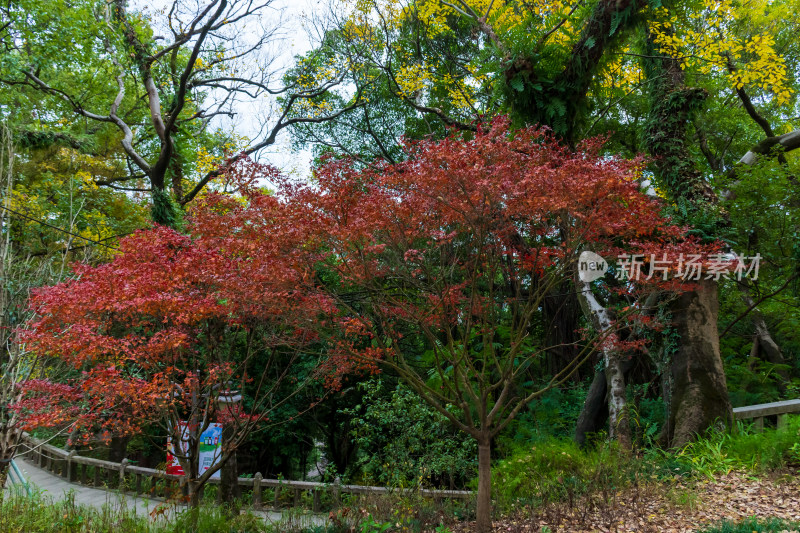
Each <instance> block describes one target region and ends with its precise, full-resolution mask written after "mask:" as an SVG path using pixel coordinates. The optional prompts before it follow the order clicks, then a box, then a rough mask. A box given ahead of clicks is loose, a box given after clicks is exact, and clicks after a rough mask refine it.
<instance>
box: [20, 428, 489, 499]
mask: <svg viewBox="0 0 800 533" xmlns="http://www.w3.org/2000/svg"><path fill="white" fill-rule="evenodd" d="M20 444H21V446H20V449H19V451H18V454H20V455H23V456H24V457H25V458H26V459H27V460H28V461H30V462H32V463H33V464H35V465H37V466H39V467H40V468H42V469H45V470H48V471H50V472H52V473H53V474H55V475H59V476H61V477H63V478H65V479H66V480H67V481H69V482H71V483H80V484H81V485H87V486H92V487H100V488H110V489H116V490H119V491H120V492H121V493H132V494H135V495H143V496H147V497H151V498H163V499H164V500H172V501H180V500H181V499H182V496H185V495H186V486H185V484H184V483H183V476H179V475H174V474H167V473H166V472H164V471H162V470H155V469H153V468H143V467H141V466H136V465H133V464H130V463H129V462H128V460H127V459H123V460H122V462H121V463H114V462H111V461H103V460H101V459H94V458H92V457H83V456H81V455H77V454H76V453H75V451H70V452H66V451H64V450H62V449H61V448H58V447H56V446H52V445H50V444H45V443H44V442H42V441H40V440H38V439H36V438H33V437H31V436H30V435H27V434H25V435H24V436H23V439H22V442H21V443H20ZM219 482H220V480H219V479H209V480H208V484H209V485H212V486H213V485H219ZM237 483H238V485H239V489H240V490H241V492H242V496H243V497H244V498H245V499H246V500H247V499H249V501H250V504H251V505H252V507H253V508H254V509H263V508H272V509H275V510H278V509H280V508H282V507H306V508H310V509H311V510H312V511H314V512H319V511H322V510H323V507H326V508H328V507H336V506H338V505H341V504H342V502H343V498H345V499H348V500H349V501H351V502H352V501H354V500H357V499H358V498H360V497H363V496H365V495H385V494H391V493H397V492H400V489H394V488H387V487H372V486H365V485H341V484H338V483H318V482H313V481H290V480H284V479H263V478H262V476H261V474H260V473H257V474H256V475H255V476H253V477H252V478H245V477H240V478H238V481H237ZM411 492H413V493H414V494H419V495H421V496H423V497H425V498H431V499H433V500H435V501H440V500H443V499H458V500H463V499H469V498H471V497H472V494H473V493H472V492H470V491H464V490H431V489H417V490H414V491H411ZM217 494H218V495H219V494H221V491H217ZM323 500H325V501H323Z"/></svg>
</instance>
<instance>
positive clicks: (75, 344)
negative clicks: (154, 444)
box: [17, 163, 320, 506]
mask: <svg viewBox="0 0 800 533" xmlns="http://www.w3.org/2000/svg"><path fill="white" fill-rule="evenodd" d="M248 165H250V163H248ZM251 170H252V169H251ZM261 172H271V169H268V168H267V169H261ZM250 174H252V172H250ZM204 202H205V203H204V208H203V209H202V210H200V211H199V212H198V215H197V217H196V219H193V220H192V221H191V225H190V231H191V232H192V234H193V237H189V236H186V235H182V234H179V233H177V232H175V231H174V230H172V229H168V228H164V227H156V228H154V229H152V230H148V231H140V232H138V233H136V234H134V235H132V236H130V237H128V238H126V239H123V240H122V241H121V243H120V253H119V254H118V255H117V256H116V257H115V258H114V259H113V260H112V261H111V262H109V263H107V264H103V265H100V266H96V267H92V266H85V265H77V266H75V267H74V269H75V274H76V278H75V279H73V280H71V281H68V282H65V283H61V284H59V285H56V286H53V287H47V288H45V289H42V290H39V291H38V292H36V293H35V295H34V297H33V298H32V302H31V305H32V307H33V308H34V309H35V311H36V312H37V313H38V317H39V318H38V319H37V320H36V321H35V322H34V323H33V324H32V325H31V327H30V328H29V329H28V331H26V332H25V333H24V340H25V342H26V343H27V347H28V349H29V350H31V351H33V352H35V353H38V354H43V355H46V356H47V357H50V358H57V359H59V360H61V361H63V362H66V363H68V364H69V366H70V367H71V368H72V369H73V375H71V376H67V379H63V376H62V378H61V379H59V382H54V380H49V379H37V380H31V381H29V382H27V383H26V384H24V386H23V388H24V390H25V391H26V394H25V397H24V399H23V400H22V401H21V402H20V403H19V404H18V405H17V410H18V411H19V412H20V413H21V414H22V415H23V417H24V419H25V420H26V423H27V427H28V428H32V427H41V426H51V427H53V426H54V427H59V428H69V429H70V430H71V433H72V435H74V436H75V438H76V439H78V440H80V441H84V442H86V441H89V440H91V439H95V438H100V439H102V440H107V439H109V438H110V437H111V436H112V435H113V436H125V435H131V434H134V433H136V432H138V431H139V430H140V429H141V428H142V426H143V425H145V424H147V423H152V422H156V421H160V422H161V423H162V425H163V427H164V428H165V429H166V430H167V431H168V432H169V433H168V434H169V435H170V436H171V438H172V440H173V442H178V441H179V440H181V438H183V439H184V440H188V446H187V449H188V452H187V453H185V454H181V453H180V451H179V449H177V447H176V449H177V450H178V453H176V455H177V457H178V459H179V461H180V463H181V466H182V467H183V470H184V472H185V476H186V483H187V484H188V492H189V500H190V503H191V504H192V505H193V506H196V505H197V503H198V497H199V494H200V490H201V488H202V486H203V485H204V483H205V482H206V481H207V480H208V479H209V478H210V477H211V475H212V474H213V473H214V472H215V471H216V470H218V469H219V468H220V467H221V466H222V464H224V462H225V461H226V460H227V459H228V458H229V457H230V456H231V454H232V453H233V452H234V451H235V449H236V448H237V447H238V446H239V445H241V443H242V442H243V440H244V439H245V437H247V435H248V434H249V433H250V432H251V431H252V430H253V429H254V428H255V427H256V426H257V425H258V424H259V423H262V422H264V421H266V420H267V419H268V417H269V415H270V412H272V411H274V409H276V408H277V407H279V406H281V405H282V404H283V403H284V402H286V401H287V400H288V399H289V398H291V397H292V396H293V395H294V394H296V393H297V392H298V391H299V390H300V388H301V387H302V386H303V383H302V382H298V380H297V378H296V377H295V376H294V375H293V373H292V370H293V368H294V367H293V365H294V364H295V363H296V362H297V361H298V357H300V355H301V351H300V348H301V347H303V346H304V345H305V344H306V343H308V342H311V341H312V340H313V337H312V336H311V330H310V329H309V328H308V327H307V323H308V321H309V319H310V318H311V317H312V316H313V314H314V313H316V312H318V309H319V308H320V305H319V304H318V303H317V302H314V301H312V300H311V299H310V298H309V297H308V295H307V294H303V293H300V292H298V291H297V290H296V289H295V288H296V287H297V286H300V285H302V284H303V283H304V282H305V280H304V279H303V274H302V269H300V268H295V265H294V264H293V263H292V257H291V256H290V255H282V254H281V251H282V250H283V248H284V243H282V242H280V240H279V238H278V235H277V234H274V235H273V236H270V235H269V234H268V232H259V234H258V240H255V239H252V238H251V237H252V233H248V231H247V230H244V228H243V225H242V224H240V225H239V230H240V231H231V227H230V226H227V225H225V224H224V223H229V222H231V220H234V221H235V220H236V218H235V211H236V207H237V206H238V205H240V204H239V203H237V201H236V200H234V199H232V198H226V197H222V196H211V197H209V198H207V199H206V200H205V201H204ZM256 204H258V206H259V208H260V211H259V212H260V213H262V214H264V213H267V212H269V211H270V209H274V208H277V207H278V203H277V202H276V201H275V200H274V199H273V198H270V197H268V196H261V197H259V198H258V200H256V201H254V202H253V205H256ZM222 212H225V213H226V214H227V217H228V218H223V217H222V216H220V214H221V213H222ZM249 230H251V231H254V230H255V226H253V227H251V228H249ZM312 298H313V296H312ZM232 388H235V389H239V390H242V391H246V399H247V407H248V413H247V414H245V413H244V411H243V410H242V409H241V408H239V407H236V406H234V405H232V404H225V403H224V402H219V398H220V396H222V395H225V394H226V391H228V390H229V389H232ZM287 390H288V391H289V392H288V393H287V392H286V391H287ZM182 420H184V421H188V426H187V427H188V435H186V434H182V431H183V430H182V428H181V424H180V421H182ZM215 421H217V422H223V423H225V425H226V426H227V428H228V429H227V430H226V435H225V442H224V444H223V452H222V457H221V460H220V461H219V462H218V463H217V464H216V465H215V466H214V467H212V468H210V469H208V470H206V471H205V472H201V471H200V469H199V465H198V450H199V444H200V442H199V435H200V434H201V433H202V432H203V430H204V429H205V428H207V427H208V425H209V424H210V423H211V422H215ZM187 437H188V439H187Z"/></svg>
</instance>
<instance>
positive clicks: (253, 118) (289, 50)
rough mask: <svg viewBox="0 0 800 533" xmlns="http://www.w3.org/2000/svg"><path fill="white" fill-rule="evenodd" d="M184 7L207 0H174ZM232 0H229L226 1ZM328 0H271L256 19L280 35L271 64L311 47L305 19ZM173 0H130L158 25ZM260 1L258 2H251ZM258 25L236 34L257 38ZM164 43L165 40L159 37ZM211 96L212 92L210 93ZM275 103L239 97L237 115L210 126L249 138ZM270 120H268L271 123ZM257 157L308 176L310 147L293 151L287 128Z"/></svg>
mask: <svg viewBox="0 0 800 533" xmlns="http://www.w3.org/2000/svg"><path fill="white" fill-rule="evenodd" d="M176 1H178V2H180V4H181V5H183V6H184V7H185V8H186V9H187V10H188V9H192V8H195V9H196V7H194V6H196V5H197V4H198V3H199V4H201V5H203V6H205V5H207V4H208V0H188V1H187V0H176ZM232 1H235V0H229V3H231V2H232ZM327 1H328V0H272V2H271V4H270V7H269V9H267V10H265V11H264V12H263V14H262V15H261V19H260V20H259V21H258V22H259V23H260V24H262V25H264V26H267V27H278V28H279V32H278V33H279V34H280V35H279V38H277V39H276V40H275V41H274V42H272V44H271V46H270V47H269V52H270V53H271V54H272V55H273V56H274V57H275V62H274V65H275V67H276V68H277V69H278V70H280V69H285V68H287V67H288V66H290V65H292V64H293V63H294V57H295V56H297V55H299V54H303V53H305V52H307V51H309V50H310V49H311V48H312V47H313V43H312V39H311V37H310V32H309V31H308V30H307V28H305V24H304V22H303V21H304V20H306V19H307V18H308V17H310V16H312V15H314V14H315V13H319V12H321V11H322V10H324V9H325V8H326V7H327V5H328V4H327ZM172 3H173V2H172V0H148V1H144V0H131V1H130V3H129V7H130V9H131V10H143V11H144V12H148V13H151V14H153V15H152V16H153V18H152V22H153V24H154V26H156V27H158V24H159V22H163V21H165V20H166V15H165V14H160V13H159V12H161V13H164V12H165V10H166V11H168V10H169V7H170V6H171V5H172ZM254 3H259V2H257V1H256V2H254ZM257 28H258V25H257V24H253V23H250V24H248V25H247V26H245V27H244V28H243V29H242V30H241V33H240V34H239V35H238V38H240V39H243V40H245V41H247V40H249V39H254V38H256V34H255V33H254V32H256V31H257ZM164 30H165V31H162V32H160V33H161V35H164V36H168V35H170V33H169V31H168V30H166V28H164ZM161 42H162V43H165V41H161ZM212 97H213V95H212ZM270 106H275V100H274V98H262V99H259V100H257V101H253V100H250V101H241V102H238V103H237V104H236V105H235V106H234V112H235V113H236V115H235V116H234V117H233V119H230V118H228V117H223V116H219V117H215V118H214V119H212V122H211V124H210V125H211V128H212V129H214V128H217V127H219V128H222V129H223V130H224V131H226V132H230V131H231V130H233V131H235V132H236V133H237V134H238V135H244V136H246V137H248V138H250V139H257V138H258V136H259V133H260V132H261V128H260V120H259V119H260V118H262V117H263V116H264V115H265V114H266V113H267V112H268V110H269V108H270ZM272 124H274V120H273V121H267V126H269V127H271V125H272ZM256 158H257V159H258V160H259V161H262V162H264V163H271V164H273V165H275V166H277V167H278V168H280V169H282V170H283V171H284V172H287V173H290V174H292V175H294V176H296V177H307V176H308V175H309V174H310V162H311V159H312V154H311V152H310V151H309V150H301V151H294V150H292V147H291V138H290V132H289V129H284V130H283V131H282V132H281V133H280V134H279V136H278V138H277V140H276V143H275V144H273V145H272V146H269V147H267V148H264V149H263V150H261V151H260V152H259V153H258V154H257V156H256Z"/></svg>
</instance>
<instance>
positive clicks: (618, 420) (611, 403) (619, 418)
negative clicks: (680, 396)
mask: <svg viewBox="0 0 800 533" xmlns="http://www.w3.org/2000/svg"><path fill="white" fill-rule="evenodd" d="M579 288H580V291H579V292H578V301H579V302H580V304H581V307H582V308H583V312H584V314H585V315H586V316H587V318H588V319H589V320H590V321H591V322H592V324H593V325H594V327H595V329H596V330H597V332H598V334H604V335H611V336H616V334H615V333H613V332H611V328H613V323H612V320H611V315H610V313H609V312H608V310H607V309H606V308H605V307H603V305H601V304H600V302H598V301H597V298H595V296H594V294H593V293H592V288H591V285H589V284H588V283H586V282H585V281H584V282H581V284H580V286H579ZM609 340H610V339H609ZM603 361H604V362H605V377H606V390H607V391H608V418H609V436H610V437H611V438H612V439H615V440H616V441H617V442H619V445H620V448H621V449H622V450H630V449H631V445H632V443H631V428H630V422H629V421H628V406H627V397H626V394H625V371H626V370H627V368H626V367H625V364H624V360H623V354H620V353H619V352H618V351H617V350H615V349H614V348H613V347H611V348H605V349H603Z"/></svg>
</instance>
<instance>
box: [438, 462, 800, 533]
mask: <svg viewBox="0 0 800 533" xmlns="http://www.w3.org/2000/svg"><path fill="white" fill-rule="evenodd" d="M751 517H758V518H759V519H763V520H759V521H755V522H754V524H756V525H754V526H753V525H747V529H746V531H756V530H758V531H784V530H786V531H795V530H797V531H800V478H798V472H797V471H796V470H787V471H785V472H782V473H773V474H771V475H769V476H759V477H755V476H752V475H749V474H746V473H743V472H730V473H728V474H724V475H718V476H715V478H714V479H709V478H706V479H696V480H681V478H680V477H678V478H675V480H674V481H672V482H665V481H658V482H652V483H640V484H636V485H635V486H632V487H629V488H628V489H626V490H624V491H621V492H618V493H612V492H609V493H607V494H591V495H588V496H585V497H582V498H581V499H580V501H577V502H574V504H573V505H569V503H568V502H561V503H555V504H549V505H547V506H546V507H545V508H543V509H541V508H539V509H531V508H523V509H521V510H519V511H518V512H517V513H516V515H515V516H513V517H511V518H506V519H502V520H497V521H495V531H498V532H501V531H502V532H529V531H530V532H534V531H535V532H540V531H569V532H576V533H578V532H587V533H588V532H592V533H594V532H620V533H621V532H633V531H636V532H650V531H652V532H670V533H679V532H681V533H682V532H690V531H706V530H707V529H708V528H714V527H717V526H718V525H719V524H720V523H721V522H725V521H727V522H729V523H732V524H740V525H746V524H743V522H746V521H747V519H748V518H751ZM773 519H778V520H773ZM770 520H771V522H770ZM757 524H761V525H757ZM764 524H767V525H766V528H765V526H764ZM751 527H756V528H757V529H750V528H751ZM450 528H451V530H452V531H453V532H454V533H461V532H468V531H472V530H473V526H472V524H471V523H468V522H462V523H459V524H455V525H453V526H450ZM741 530H742V531H745V529H741ZM730 531H739V529H730Z"/></svg>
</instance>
